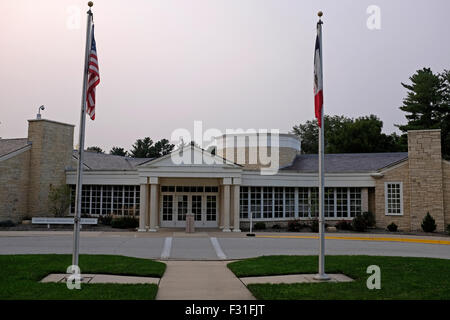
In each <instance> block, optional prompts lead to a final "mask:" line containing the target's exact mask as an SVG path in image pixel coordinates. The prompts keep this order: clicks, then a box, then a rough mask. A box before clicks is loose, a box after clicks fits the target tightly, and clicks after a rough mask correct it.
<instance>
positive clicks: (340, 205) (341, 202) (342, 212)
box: [336, 188, 348, 218]
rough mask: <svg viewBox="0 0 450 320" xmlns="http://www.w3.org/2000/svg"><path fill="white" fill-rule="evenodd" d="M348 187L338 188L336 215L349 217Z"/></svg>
mask: <svg viewBox="0 0 450 320" xmlns="http://www.w3.org/2000/svg"><path fill="white" fill-rule="evenodd" d="M347 190H348V189H347V188H336V216H337V217H338V218H346V217H348V192H347Z"/></svg>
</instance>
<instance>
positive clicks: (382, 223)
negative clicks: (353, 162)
mask: <svg viewBox="0 0 450 320" xmlns="http://www.w3.org/2000/svg"><path fill="white" fill-rule="evenodd" d="M383 174H384V176H383V177H382V178H381V179H377V180H376V181H375V183H376V186H375V219H376V225H377V227H378V228H384V229H385V228H386V227H387V226H388V225H389V224H391V223H392V222H393V223H395V224H396V225H397V226H398V228H399V230H401V231H410V230H411V217H410V212H411V208H410V199H411V193H410V190H411V186H410V183H409V165H408V161H405V162H404V163H403V164H401V165H399V166H397V167H393V168H391V169H389V170H386V171H385V172H383ZM386 182H402V184H403V215H402V216H394V215H386V204H385V192H384V186H385V183H386Z"/></svg>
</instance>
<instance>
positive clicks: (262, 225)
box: [253, 221, 266, 230]
mask: <svg viewBox="0 0 450 320" xmlns="http://www.w3.org/2000/svg"><path fill="white" fill-rule="evenodd" d="M253 228H254V229H255V230H264V229H265V228H266V223H265V222H261V221H260V222H257V223H255V225H254V226H253Z"/></svg>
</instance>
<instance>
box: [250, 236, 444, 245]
mask: <svg viewBox="0 0 450 320" xmlns="http://www.w3.org/2000/svg"><path fill="white" fill-rule="evenodd" d="M256 237H257V238H278V239H318V238H319V237H318V236H256ZM325 239H331V240H361V241H388V242H413V243H427V244H430V243H431V244H446V245H450V241H446V240H430V239H412V238H387V237H336V236H326V237H325Z"/></svg>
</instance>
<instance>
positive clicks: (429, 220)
mask: <svg viewBox="0 0 450 320" xmlns="http://www.w3.org/2000/svg"><path fill="white" fill-rule="evenodd" d="M422 230H423V231H425V232H434V230H436V222H435V221H434V219H433V217H432V216H431V215H430V213H429V212H427V215H426V216H425V218H423V220H422Z"/></svg>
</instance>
